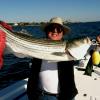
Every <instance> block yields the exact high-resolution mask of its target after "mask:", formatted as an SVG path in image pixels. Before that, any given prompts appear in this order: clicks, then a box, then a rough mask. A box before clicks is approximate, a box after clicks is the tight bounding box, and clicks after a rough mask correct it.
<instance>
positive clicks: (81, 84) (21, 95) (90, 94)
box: [0, 68, 100, 100]
mask: <svg viewBox="0 0 100 100" xmlns="http://www.w3.org/2000/svg"><path fill="white" fill-rule="evenodd" d="M75 82H76V86H77V89H78V95H77V96H76V97H75V100H100V88H99V86H100V68H94V72H92V76H87V75H84V71H78V70H77V69H76V68H75ZM26 88H27V79H24V80H21V81H19V82H16V83H15V84H13V85H11V86H8V87H7V88H4V89H2V90H1V91H0V100H28V97H27V94H26Z"/></svg>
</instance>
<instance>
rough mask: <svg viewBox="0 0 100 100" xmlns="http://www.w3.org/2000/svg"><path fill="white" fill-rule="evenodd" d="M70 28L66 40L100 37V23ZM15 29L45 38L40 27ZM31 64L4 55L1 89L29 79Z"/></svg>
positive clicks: (0, 78)
mask: <svg viewBox="0 0 100 100" xmlns="http://www.w3.org/2000/svg"><path fill="white" fill-rule="evenodd" d="M68 26H69V27H70V28H71V33H69V34H68V35H66V36H65V37H64V39H73V38H78V37H83V36H85V37H86V36H88V37H90V38H91V39H95V38H96V36H97V35H100V22H87V23H71V24H68ZM13 29H14V30H15V31H21V30H22V29H25V30H26V31H27V32H28V33H29V34H31V35H33V36H34V37H36V38H45V33H44V32H43V31H41V27H40V26H22V27H19V26H16V27H13ZM29 62H31V59H29V58H23V59H22V58H17V57H15V56H14V55H13V54H9V55H4V66H3V68H2V69H1V70H0V89H3V88H4V87H6V86H8V85H11V84H12V83H14V82H16V81H19V80H21V79H24V78H27V77H28V76H29V75H30V68H29Z"/></svg>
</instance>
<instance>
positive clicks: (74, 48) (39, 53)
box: [0, 26, 91, 61]
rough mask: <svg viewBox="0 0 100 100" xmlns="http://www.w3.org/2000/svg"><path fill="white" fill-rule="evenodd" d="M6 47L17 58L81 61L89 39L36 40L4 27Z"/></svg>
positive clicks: (88, 44) (2, 28)
mask: <svg viewBox="0 0 100 100" xmlns="http://www.w3.org/2000/svg"><path fill="white" fill-rule="evenodd" d="M0 29H1V30H3V31H4V32H5V33H6V46H7V48H9V50H10V52H11V53H13V54H14V55H16V56H18V57H20V58H21V57H22V58H23V57H34V58H39V59H45V60H54V61H55V60H56V61H68V60H79V59H83V57H84V55H85V54H86V52H87V50H88V49H89V47H90V45H91V43H90V40H89V38H82V39H78V40H73V41H71V42H70V41H52V40H48V39H36V38H34V37H32V36H30V35H28V34H22V33H17V32H11V31H9V30H7V29H5V28H4V27H2V26H0Z"/></svg>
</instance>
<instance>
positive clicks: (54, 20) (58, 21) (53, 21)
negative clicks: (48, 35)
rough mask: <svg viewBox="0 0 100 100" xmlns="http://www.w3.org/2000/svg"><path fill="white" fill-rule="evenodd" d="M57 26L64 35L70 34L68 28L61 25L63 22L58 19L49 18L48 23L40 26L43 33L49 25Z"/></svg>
mask: <svg viewBox="0 0 100 100" xmlns="http://www.w3.org/2000/svg"><path fill="white" fill-rule="evenodd" d="M52 24H58V25H60V26H61V27H62V28H63V31H64V34H65V33H69V32H70V28H69V27H68V26H65V25H63V20H62V19H61V18H60V17H54V18H51V19H50V21H49V22H48V23H46V24H44V25H43V26H42V28H43V30H44V31H45V30H46V29H47V28H48V27H49V26H50V25H52Z"/></svg>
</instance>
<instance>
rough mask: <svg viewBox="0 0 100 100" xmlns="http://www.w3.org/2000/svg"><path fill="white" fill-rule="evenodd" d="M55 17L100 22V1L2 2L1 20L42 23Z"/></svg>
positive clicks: (46, 0)
mask: <svg viewBox="0 0 100 100" xmlns="http://www.w3.org/2000/svg"><path fill="white" fill-rule="evenodd" d="M54 16H60V17H62V18H63V19H65V20H70V21H72V22H76V21H82V22H84V21H100V0H0V20H5V21H7V22H20V21H26V22H27V21H29V22H33V21H35V22H41V21H48V20H49V19H50V18H51V17H54Z"/></svg>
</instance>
